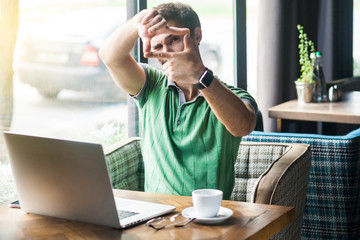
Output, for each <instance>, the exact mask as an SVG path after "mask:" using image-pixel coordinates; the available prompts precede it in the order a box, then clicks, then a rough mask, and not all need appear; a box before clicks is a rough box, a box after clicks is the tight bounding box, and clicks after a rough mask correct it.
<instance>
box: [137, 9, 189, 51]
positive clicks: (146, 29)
mask: <svg viewBox="0 0 360 240" xmlns="http://www.w3.org/2000/svg"><path fill="white" fill-rule="evenodd" d="M138 24H139V30H138V33H139V37H140V38H141V39H142V41H143V51H144V56H145V57H146V56H147V53H150V51H151V45H150V43H151V39H152V38H153V37H154V36H156V35H158V34H172V35H185V34H187V33H189V29H188V28H178V27H169V26H168V24H167V22H166V20H165V19H164V18H163V17H162V16H161V15H160V14H159V13H158V12H157V11H156V10H155V9H149V10H148V9H145V10H143V11H141V12H140V13H139V15H138Z"/></svg>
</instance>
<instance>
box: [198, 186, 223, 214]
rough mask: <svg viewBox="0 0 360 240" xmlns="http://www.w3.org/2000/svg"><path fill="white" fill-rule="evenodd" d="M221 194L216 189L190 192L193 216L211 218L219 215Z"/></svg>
mask: <svg viewBox="0 0 360 240" xmlns="http://www.w3.org/2000/svg"><path fill="white" fill-rule="evenodd" d="M222 197H223V192H222V191H221V190H217V189H198V190H194V191H193V192H192V201H193V205H194V210H195V216H196V217H198V218H213V217H216V216H217V214H218V213H219V210H220V206H221V201H222Z"/></svg>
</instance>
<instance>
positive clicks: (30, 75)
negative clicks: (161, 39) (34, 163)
mask: <svg viewBox="0 0 360 240" xmlns="http://www.w3.org/2000/svg"><path fill="white" fill-rule="evenodd" d="M125 20H126V0H108V1H104V0H86V1H84V0H61V1H59V0H51V1H50V0H20V25H19V31H18V41H17V46H16V54H15V60H14V70H15V74H14V79H13V83H14V110H13V116H12V117H13V121H12V125H11V129H10V130H11V131H15V132H20V133H26V134H33V135H41V136H50V137H57V138H66V139H73V140H81V141H89V142H96V143H101V144H102V145H103V146H104V147H106V146H108V145H110V144H111V143H113V142H116V141H119V140H120V139H122V138H126V137H127V121H128V119H127V96H126V94H125V93H123V92H122V91H121V90H120V89H119V88H117V86H116V85H115V84H114V83H113V81H112V80H111V78H110V76H109V74H108V72H107V70H106V67H105V66H104V65H103V64H102V62H101V61H100V59H99V57H98V49H99V47H100V46H101V44H102V41H103V40H104V39H105V38H106V37H107V36H108V35H109V33H111V31H112V30H113V29H114V28H115V27H116V26H117V25H119V24H120V23H121V22H123V21H125ZM15 195H16V193H15V190H14V183H13V179H12V176H11V170H10V166H9V164H8V159H7V157H6V156H5V154H2V155H1V159H0V202H4V201H8V200H10V199H13V198H15Z"/></svg>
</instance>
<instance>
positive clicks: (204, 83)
mask: <svg viewBox="0 0 360 240" xmlns="http://www.w3.org/2000/svg"><path fill="white" fill-rule="evenodd" d="M213 80H214V75H213V73H212V71H211V70H210V69H206V71H205V72H204V74H203V75H202V76H201V77H200V80H199V83H198V84H196V85H195V86H196V87H197V88H198V89H204V88H207V87H209V86H210V84H211V82H212V81H213Z"/></svg>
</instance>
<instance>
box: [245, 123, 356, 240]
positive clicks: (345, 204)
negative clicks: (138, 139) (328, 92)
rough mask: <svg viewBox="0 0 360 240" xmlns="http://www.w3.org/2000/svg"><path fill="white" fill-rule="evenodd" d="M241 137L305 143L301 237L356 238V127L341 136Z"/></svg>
mask: <svg viewBox="0 0 360 240" xmlns="http://www.w3.org/2000/svg"><path fill="white" fill-rule="evenodd" d="M243 141H252V142H284V143H306V144H309V145H310V146H311V151H312V158H311V169H310V177H309V186H308V191H307V199H306V206H305V211H304V220H303V225H302V239H360V128H359V129H357V130H355V131H353V132H351V133H349V134H347V135H345V136H324V135H318V134H294V133H265V132H253V133H252V134H250V135H249V136H246V137H244V138H243Z"/></svg>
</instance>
